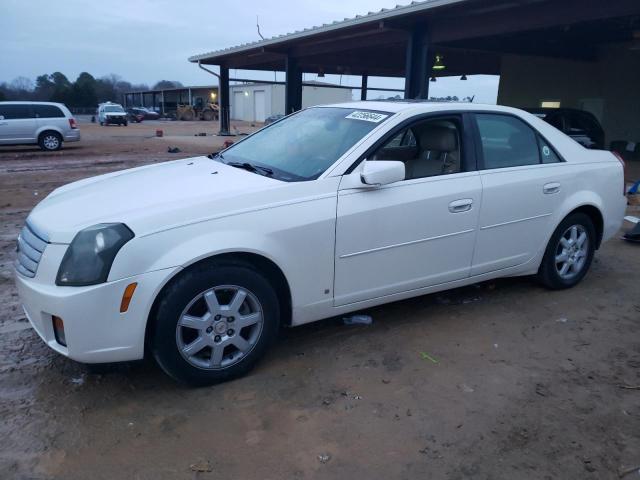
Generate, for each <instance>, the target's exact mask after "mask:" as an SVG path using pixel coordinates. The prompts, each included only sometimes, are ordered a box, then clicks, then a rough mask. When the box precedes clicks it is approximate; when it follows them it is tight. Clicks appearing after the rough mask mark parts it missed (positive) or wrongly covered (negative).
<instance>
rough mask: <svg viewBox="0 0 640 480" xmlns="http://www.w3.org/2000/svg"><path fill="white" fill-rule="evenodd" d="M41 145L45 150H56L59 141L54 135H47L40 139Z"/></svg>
mask: <svg viewBox="0 0 640 480" xmlns="http://www.w3.org/2000/svg"><path fill="white" fill-rule="evenodd" d="M42 144H43V145H44V147H45V148H46V149H47V150H56V149H57V148H58V147H59V146H60V139H59V138H58V137H56V136H55V135H47V136H45V137H44V138H43V139H42Z"/></svg>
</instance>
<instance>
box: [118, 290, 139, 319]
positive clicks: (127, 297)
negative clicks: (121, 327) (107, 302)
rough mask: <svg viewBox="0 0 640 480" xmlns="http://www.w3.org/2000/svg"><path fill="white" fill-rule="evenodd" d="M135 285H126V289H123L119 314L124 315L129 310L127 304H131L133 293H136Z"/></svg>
mask: <svg viewBox="0 0 640 480" xmlns="http://www.w3.org/2000/svg"><path fill="white" fill-rule="evenodd" d="M137 286H138V284H137V283H130V284H129V285H127V288H125V289H124V293H123V294H122V301H121V302H120V313H125V312H126V311H127V310H129V304H130V303H131V299H132V298H133V293H134V292H135V291H136V287H137Z"/></svg>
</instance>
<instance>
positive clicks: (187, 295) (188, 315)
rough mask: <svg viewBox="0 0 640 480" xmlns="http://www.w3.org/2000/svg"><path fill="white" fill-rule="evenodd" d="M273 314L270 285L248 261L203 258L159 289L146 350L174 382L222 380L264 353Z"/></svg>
mask: <svg viewBox="0 0 640 480" xmlns="http://www.w3.org/2000/svg"><path fill="white" fill-rule="evenodd" d="M279 318H280V306H279V302H278V297H277V295H276V292H275V290H274V289H273V287H272V286H271V284H270V283H269V281H268V280H267V279H266V278H265V277H264V276H263V275H262V274H260V273H259V272H257V271H256V270H255V269H253V268H252V267H251V266H250V265H246V264H241V263H222V264H220V263H212V262H208V263H203V264H201V265H198V266H195V267H193V268H192V269H190V270H188V271H187V272H185V273H183V274H182V275H181V276H179V277H178V278H177V279H176V280H174V281H173V282H172V283H171V284H170V285H169V286H168V287H167V289H166V290H165V291H164V293H163V294H162V297H161V299H160V301H159V304H158V308H157V310H156V315H155V318H154V319H152V321H154V322H155V323H154V325H153V327H154V329H153V334H152V338H151V348H152V352H153V355H154V357H155V359H156V361H157V362H158V364H159V365H160V367H161V368H162V369H163V370H164V371H165V372H166V373H167V374H168V375H169V376H171V377H173V378H174V379H176V380H178V381H180V382H184V383H186V384H190V385H194V386H202V385H211V384H215V383H219V382H224V381H227V380H231V379H233V378H237V377H240V376H242V375H244V374H245V373H247V372H248V371H249V370H250V369H251V368H252V367H253V366H254V365H255V364H256V362H257V361H258V360H259V359H260V358H261V357H262V356H263V355H264V353H265V352H266V351H267V349H268V347H269V346H270V345H271V344H272V342H273V341H274V339H275V337H276V335H277V331H278V325H279Z"/></svg>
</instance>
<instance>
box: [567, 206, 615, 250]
mask: <svg viewBox="0 0 640 480" xmlns="http://www.w3.org/2000/svg"><path fill="white" fill-rule="evenodd" d="M574 213H584V214H585V215H586V216H588V217H589V218H590V219H591V221H592V222H593V226H594V228H595V229H596V250H597V249H599V248H600V245H601V244H602V235H603V233H604V217H603V215H602V212H601V211H600V209H599V208H598V207H596V206H595V205H591V204H585V205H581V206H579V207H576V208H574V209H573V210H572V211H570V212H569V213H568V214H567V215H565V216H564V217H563V219H562V220H564V219H565V218H567V217H568V216H569V215H573V214H574ZM562 220H561V221H562Z"/></svg>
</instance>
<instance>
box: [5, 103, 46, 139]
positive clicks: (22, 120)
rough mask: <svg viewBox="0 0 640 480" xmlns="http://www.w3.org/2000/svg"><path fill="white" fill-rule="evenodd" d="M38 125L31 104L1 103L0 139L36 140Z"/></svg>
mask: <svg viewBox="0 0 640 480" xmlns="http://www.w3.org/2000/svg"><path fill="white" fill-rule="evenodd" d="M36 130H37V125H36V121H35V118H34V115H33V110H32V108H31V106H30V105H29V104H20V103H9V104H0V141H1V142H2V143H24V142H27V143H31V142H35V140H36Z"/></svg>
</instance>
